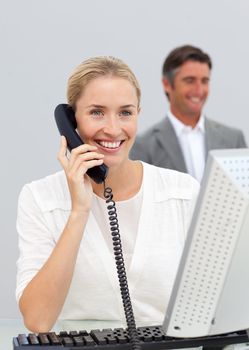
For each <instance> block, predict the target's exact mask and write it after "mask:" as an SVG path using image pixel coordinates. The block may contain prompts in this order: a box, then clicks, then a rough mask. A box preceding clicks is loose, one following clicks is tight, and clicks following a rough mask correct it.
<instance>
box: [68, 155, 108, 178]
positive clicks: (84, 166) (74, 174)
mask: <svg viewBox="0 0 249 350" xmlns="http://www.w3.org/2000/svg"><path fill="white" fill-rule="evenodd" d="M103 162H104V160H103V159H94V160H90V161H89V162H84V163H81V164H80V165H79V167H78V169H77V171H72V169H70V171H69V172H68V174H67V176H68V178H69V179H70V180H71V181H73V182H75V183H78V182H81V181H82V180H83V178H84V175H85V174H86V172H87V170H88V169H90V168H93V167H95V166H98V165H101V164H103Z"/></svg>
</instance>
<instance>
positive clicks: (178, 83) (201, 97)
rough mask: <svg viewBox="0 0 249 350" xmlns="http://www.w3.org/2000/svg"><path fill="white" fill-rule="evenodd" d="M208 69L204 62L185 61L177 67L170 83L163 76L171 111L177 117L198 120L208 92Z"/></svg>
mask: <svg viewBox="0 0 249 350" xmlns="http://www.w3.org/2000/svg"><path fill="white" fill-rule="evenodd" d="M209 80H210V69H209V66H208V65H207V64H206V63H201V62H197V61H187V62H185V63H184V64H183V65H182V66H180V67H179V68H178V70H177V71H176V74H175V76H174V81H173V84H172V85H171V84H170V83H169V81H168V80H167V79H166V78H163V86H164V90H165V92H167V93H168V94H169V99H170V108H171V112H172V113H173V114H174V115H175V116H176V117H178V118H179V119H181V120H183V121H184V119H188V120H190V119H192V120H195V121H198V119H199V117H200V115H201V111H202V108H203V105H204V103H205V101H206V99H207V97H208V93H209Z"/></svg>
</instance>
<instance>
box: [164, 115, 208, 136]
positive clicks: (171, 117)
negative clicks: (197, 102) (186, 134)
mask: <svg viewBox="0 0 249 350" xmlns="http://www.w3.org/2000/svg"><path fill="white" fill-rule="evenodd" d="M167 116H168V118H169V120H170V122H171V124H172V125H173V127H174V129H175V132H176V135H177V136H180V134H181V133H182V131H183V130H184V129H186V128H190V127H189V126H188V125H185V124H184V123H182V122H181V121H180V120H179V119H177V118H176V117H175V116H174V114H173V113H172V112H171V111H168V113H167ZM193 130H200V131H201V132H202V133H203V134H204V133H205V123H204V115H203V114H201V116H200V119H199V120H198V123H197V124H196V126H195V127H194V129H193Z"/></svg>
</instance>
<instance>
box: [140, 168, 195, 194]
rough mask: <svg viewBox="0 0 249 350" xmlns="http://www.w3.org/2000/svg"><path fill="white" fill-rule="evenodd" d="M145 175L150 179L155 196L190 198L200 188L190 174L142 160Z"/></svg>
mask: <svg viewBox="0 0 249 350" xmlns="http://www.w3.org/2000/svg"><path fill="white" fill-rule="evenodd" d="M143 167H144V172H145V176H146V177H147V178H148V179H150V181H149V182H150V183H151V184H153V188H154V190H155V193H156V194H157V197H160V198H161V197H167V198H171V197H177V198H182V199H191V198H192V197H193V196H194V197H195V196H196V195H197V194H198V192H199V188H200V184H199V182H198V181H197V180H196V179H194V178H193V177H192V176H191V175H189V174H186V173H182V172H179V171H176V170H172V169H165V168H160V167H158V166H154V165H151V164H148V163H145V162H143Z"/></svg>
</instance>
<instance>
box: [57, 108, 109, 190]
mask: <svg viewBox="0 0 249 350" xmlns="http://www.w3.org/2000/svg"><path fill="white" fill-rule="evenodd" d="M54 116H55V120H56V124H57V127H58V129H59V132H60V134H61V135H63V136H65V137H66V139H67V146H68V149H69V151H71V150H72V149H73V148H75V147H78V146H80V145H82V144H83V141H82V140H81V138H80V137H79V134H78V133H77V131H76V130H75V129H76V127H77V124H76V119H75V115H74V111H73V109H72V108H71V107H70V106H69V105H67V104H65V103H63V104H59V105H58V106H57V107H56V108H55V111H54ZM86 173H87V175H88V176H90V178H92V179H93V180H94V181H95V182H96V183H98V184H100V183H102V182H103V181H104V180H105V178H106V176H107V173H108V168H107V166H106V165H105V164H101V165H99V166H96V167H94V168H91V169H88V170H87V172H86Z"/></svg>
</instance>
